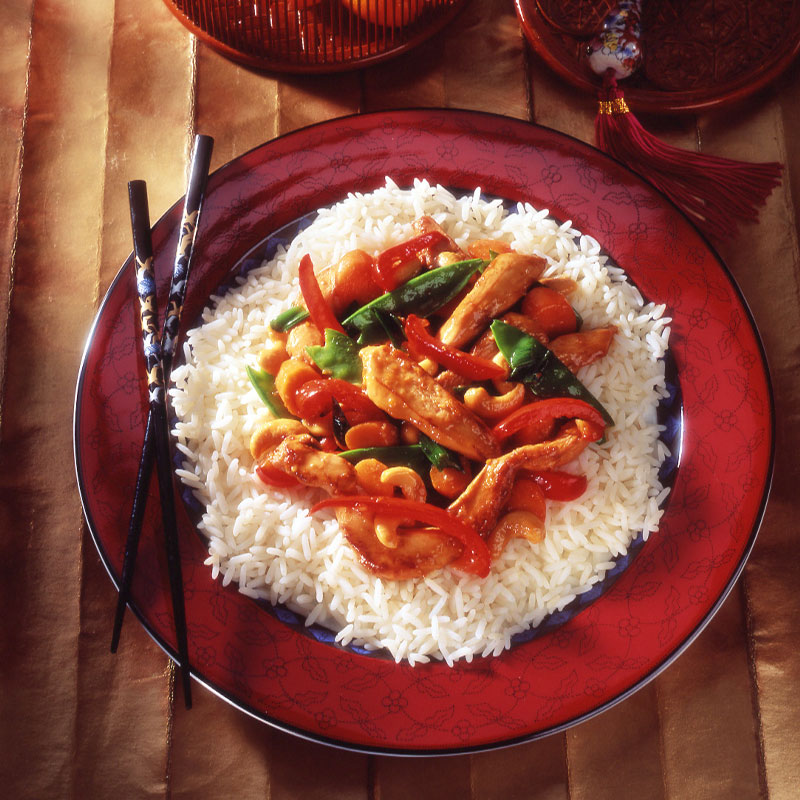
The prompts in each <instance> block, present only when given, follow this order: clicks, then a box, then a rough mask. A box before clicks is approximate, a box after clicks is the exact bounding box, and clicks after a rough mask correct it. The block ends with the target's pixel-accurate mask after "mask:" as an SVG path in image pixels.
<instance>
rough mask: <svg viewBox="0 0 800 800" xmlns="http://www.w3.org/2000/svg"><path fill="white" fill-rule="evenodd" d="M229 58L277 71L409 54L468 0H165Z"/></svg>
mask: <svg viewBox="0 0 800 800" xmlns="http://www.w3.org/2000/svg"><path fill="white" fill-rule="evenodd" d="M164 2H165V3H166V4H167V7H168V8H169V9H170V11H172V13H173V14H174V15H175V16H176V17H177V18H178V19H179V20H180V21H181V22H182V23H183V24H184V25H185V26H186V27H187V28H188V29H189V30H190V31H191V32H192V33H193V34H194V35H195V36H197V37H198V38H199V39H200V40H201V41H203V42H205V43H206V44H208V45H209V46H210V47H213V48H214V49H215V50H217V51H218V52H220V53H222V54H223V55H224V56H226V57H227V58H230V59H233V60H234V61H238V62H240V63H242V64H246V65H248V66H251V67H256V68H258V69H265V70H271V71H275V72H292V73H315V72H341V71H343V70H348V69H355V68H360V67H366V66H370V65H372V64H376V63H378V62H380V61H384V60H385V59H387V58H391V57H392V56H396V55H399V54H400V53H404V52H406V51H407V50H410V49H411V48H412V47H415V46H416V45H418V44H420V43H421V42H423V41H425V39H428V38H429V37H431V36H433V35H434V34H435V33H437V32H438V31H440V30H441V29H442V28H443V27H444V26H445V25H446V24H447V23H448V22H449V21H450V20H451V19H452V18H453V17H454V16H455V15H456V13H457V12H458V11H460V10H461V8H462V7H463V5H464V0H252V2H249V3H243V2H241V0H164Z"/></svg>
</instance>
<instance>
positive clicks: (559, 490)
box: [527, 470, 588, 501]
mask: <svg viewBox="0 0 800 800" xmlns="http://www.w3.org/2000/svg"><path fill="white" fill-rule="evenodd" d="M527 474H529V475H530V476H531V478H533V480H534V481H536V483H537V484H539V486H541V488H542V489H543V490H544V496H545V497H547V498H549V499H550V500H563V501H568V500H577V499H578V498H579V497H580V496H581V495H582V494H583V493H584V492H585V491H586V485H587V483H588V481H587V480H586V476H585V475H573V474H572V473H570V472H562V471H561V470H539V471H537V472H531V473H527Z"/></svg>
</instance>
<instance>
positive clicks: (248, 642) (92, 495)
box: [74, 110, 774, 754]
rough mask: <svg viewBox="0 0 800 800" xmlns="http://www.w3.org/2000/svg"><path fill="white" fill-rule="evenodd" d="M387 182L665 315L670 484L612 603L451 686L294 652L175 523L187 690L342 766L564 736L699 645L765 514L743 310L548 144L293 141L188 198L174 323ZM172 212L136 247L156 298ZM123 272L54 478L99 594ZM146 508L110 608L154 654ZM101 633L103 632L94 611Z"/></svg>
mask: <svg viewBox="0 0 800 800" xmlns="http://www.w3.org/2000/svg"><path fill="white" fill-rule="evenodd" d="M386 175H390V176H391V177H392V178H393V179H394V180H395V181H396V182H397V183H398V184H399V185H404V184H410V183H411V182H412V180H413V178H415V177H426V178H428V179H429V180H430V181H432V182H433V181H436V182H438V183H441V184H442V185H444V186H447V187H450V188H451V189H454V190H455V189H461V190H464V191H465V192H471V191H472V190H474V188H475V187H476V186H480V187H482V189H483V190H484V191H485V192H486V193H487V194H490V195H494V196H498V197H503V198H506V199H508V200H510V201H512V202H517V201H527V202H530V203H532V204H533V205H534V206H536V207H539V208H549V209H550V212H551V214H552V215H553V216H555V217H556V218H559V219H564V220H566V219H571V220H573V222H574V225H575V226H576V227H577V228H578V229H580V230H581V231H583V232H584V233H588V234H590V235H592V236H594V237H595V238H596V239H597V240H598V241H600V242H601V243H602V244H603V246H604V247H605V249H606V250H607V251H608V252H609V253H610V255H611V256H612V257H613V259H614V260H615V261H616V262H617V263H618V264H620V265H621V266H622V267H623V268H625V269H626V270H627V272H628V274H629V275H630V277H631V279H632V280H633V281H634V282H635V283H636V284H637V285H638V287H639V288H640V290H641V291H642V293H643V295H644V296H645V297H647V298H648V299H650V300H654V301H657V302H662V303H665V304H666V305H667V308H668V313H669V315H670V316H671V317H672V319H673V322H672V337H671V352H672V356H673V358H674V362H675V365H676V367H677V374H678V379H679V381H680V390H681V396H682V410H681V415H680V420H681V427H682V431H681V436H682V448H681V459H680V465H679V467H678V468H677V470H676V473H675V477H674V484H673V490H672V494H671V498H670V501H669V504H668V507H667V510H666V512H665V515H664V518H663V520H662V524H661V530H660V531H659V533H658V534H654V535H653V536H651V538H650V539H649V541H648V542H647V543H646V544H645V545H644V546H643V547H642V548H641V551H640V552H639V554H638V555H637V557H636V558H635V559H633V560H632V561H631V563H630V564H628V566H627V568H626V569H625V570H624V571H623V572H621V574H620V575H619V576H618V577H617V579H616V582H615V583H614V584H613V586H611V587H610V588H609V589H608V590H607V591H606V592H605V593H604V594H603V595H602V596H600V597H599V598H597V599H596V600H595V601H594V602H593V603H591V605H589V606H588V607H587V608H585V609H583V610H581V611H580V612H579V613H576V614H575V615H574V616H572V617H571V618H569V619H568V620H567V621H566V622H564V624H562V625H560V626H559V627H553V628H552V629H549V630H546V631H544V632H543V633H541V634H540V635H539V636H537V637H535V638H532V639H530V640H528V641H519V642H518V643H517V644H515V645H514V646H513V647H512V648H511V649H510V650H509V651H507V652H506V653H505V654H503V655H501V656H499V657H495V658H477V659H475V660H474V661H473V662H472V663H469V664H467V663H461V662H457V663H456V665H455V666H454V667H448V666H446V665H445V664H444V663H432V664H427V665H421V666H416V667H408V666H405V665H402V664H401V665H397V664H395V663H394V662H393V661H391V660H388V659H386V658H380V657H375V656H367V655H363V654H360V653H358V652H356V651H354V650H352V649H345V648H340V647H337V646H335V645H333V644H331V643H330V642H326V641H321V640H317V639H315V638H314V637H313V636H308V635H304V634H303V633H302V632H300V631H298V630H297V628H296V627H294V626H292V625H291V624H288V623H286V622H284V621H283V620H282V619H281V618H280V616H276V615H274V614H270V613H267V612H266V611H265V610H264V609H263V608H261V607H260V606H259V605H258V604H257V603H256V602H254V601H253V600H251V599H249V598H248V597H245V596H244V595H242V594H240V593H238V592H237V591H236V589H235V588H234V587H233V586H228V587H222V585H221V583H219V582H215V581H213V580H212V579H211V573H210V569H209V568H208V567H206V566H204V564H203V561H204V559H205V557H206V552H205V548H204V546H203V543H202V542H201V541H200V539H199V537H198V536H197V534H196V531H195V529H194V526H193V525H192V522H191V519H190V515H189V514H188V513H187V512H185V511H183V512H182V513H181V515H180V520H179V522H180V537H181V548H182V560H183V574H184V580H185V588H186V608H187V611H186V613H187V619H188V623H189V637H190V641H189V648H190V661H191V664H192V668H193V675H194V677H195V678H196V679H197V680H198V681H200V682H201V683H203V684H204V685H206V686H207V687H209V688H210V689H211V690H213V691H214V692H216V693H218V694H219V695H220V696H222V697H224V698H225V699H226V700H228V701H229V702H231V703H232V704H234V705H235V706H237V707H239V708H241V709H243V710H244V711H246V712H248V713H250V714H252V715H254V716H256V717H257V718H259V719H261V720H263V721H265V722H268V723H270V724H272V725H275V726H277V727H279V728H281V729H283V730H286V731H290V732H293V733H297V734H299V735H302V736H305V737H309V738H312V739H315V740H318V741H321V742H326V743H331V744H336V745H339V746H343V747H347V748H351V749H354V750H361V751H368V752H380V753H420V754H421V753H428V754H432V753H457V752H469V751H473V750H481V749H490V748H493V747H499V746H503V745H508V744H510V743H514V742H521V741H525V740H530V739H534V738H537V737H541V736H544V735H546V734H548V733H551V732H554V731H556V730H560V729H563V728H565V727H568V726H570V725H574V724H576V723H577V722H580V721H581V720H583V719H586V718H587V717H589V716H592V715H594V714H597V713H599V712H600V711H602V710H603V709H605V708H607V707H609V706H610V705H612V704H614V703H616V702H618V701H619V700H620V699H622V698H624V697H626V696H627V695H628V694H630V693H631V692H633V691H635V690H636V689H638V688H639V687H641V686H642V685H644V684H645V683H646V682H647V681H649V680H651V679H652V678H653V677H654V676H655V675H656V674H657V673H658V672H659V671H660V670H662V669H664V668H665V667H666V666H667V665H668V664H669V663H670V662H671V661H672V660H673V659H674V658H676V657H677V656H678V655H679V654H680V653H681V652H682V651H683V650H684V649H685V648H686V647H687V645H688V644H689V643H690V642H691V641H692V640H693V639H694V637H695V636H697V635H698V633H699V632H700V631H701V630H702V628H703V627H704V625H705V624H706V623H707V622H708V621H709V620H710V619H711V617H712V616H713V614H714V613H715V612H716V610H717V608H718V607H719V606H720V604H721V603H722V601H723V599H724V598H725V596H726V595H727V593H728V591H729V590H730V588H731V586H732V585H733V583H734V582H735V580H736V578H737V577H738V575H739V573H740V572H741V570H742V568H743V566H744V563H745V560H746V558H747V556H748V554H749V552H750V550H751V548H752V546H753V543H754V540H755V536H756V533H757V530H758V526H759V524H760V521H761V518H762V515H763V512H764V507H765V504H766V500H767V495H768V489H769V482H770V477H771V470H772V462H773V441H774V430H773V428H774V421H773V408H772V393H771V388H770V383H769V376H768V372H767V367H766V360H765V356H764V352H763V348H762V345H761V342H760V339H759V337H758V333H757V331H756V328H755V325H754V323H753V320H752V317H751V315H750V313H749V311H748V309H747V306H746V304H745V302H744V300H743V298H742V296H741V294H740V292H739V290H738V288H737V287H736V285H735V283H734V282H733V280H732V278H731V276H730V275H729V274H728V272H727V270H726V269H725V267H724V265H723V264H722V263H721V261H720V260H719V258H718V257H717V255H716V254H715V253H714V251H713V250H712V249H711V247H710V246H709V245H708V243H707V242H706V241H705V240H704V239H703V237H702V236H701V235H700V234H699V233H698V232H697V230H696V229H695V228H694V227H693V226H692V225H691V224H690V223H689V222H688V221H687V220H686V219H685V218H684V217H683V216H682V215H681V214H680V213H679V212H678V211H677V210H676V209H675V208H674V207H673V206H672V205H670V204H669V202H668V201H666V200H665V199H664V198H662V197H661V196H660V195H658V194H657V193H656V192H655V191H654V190H653V189H652V188H651V187H650V186H649V185H647V184H646V183H644V182H643V181H642V180H641V179H640V178H638V177H637V176H636V175H635V174H633V173H632V172H630V171H629V170H627V169H626V168H625V167H624V166H622V165H620V164H618V163H616V162H613V161H611V160H609V159H608V158H606V157H605V156H603V155H602V154H601V153H599V152H598V151H596V150H594V149H593V148H591V147H589V146H587V145H585V144H583V143H580V142H578V141H576V140H573V139H571V138H569V137H567V136H564V135H562V134H559V133H556V132H555V131H552V130H548V129H545V128H541V127H538V126H534V125H530V124H527V123H524V122H520V121H517V120H513V119H509V118H504V117H498V116H494V115H490V114H482V113H477V112H466V111H445V110H420V111H393V112H383V113H377V114H368V115H363V116H354V117H347V118H343V119H338V120H333V121H330V122H326V123H323V124H320V125H316V126H312V127H309V128H306V129H303V130H300V131H297V132H295V133H292V134H289V135H287V136H284V137H281V138H279V139H276V140H274V141H271V142H268V143H267V144H264V145H262V146H261V147H259V148H257V149H255V150H252V151H251V152H249V153H247V154H245V155H243V156H241V157H240V158H237V159H236V160H235V161H232V162H231V163H229V164H228V165H226V166H224V167H222V168H221V169H219V170H217V171H216V172H215V173H214V174H213V175H212V176H211V178H210V181H209V187H208V196H207V199H206V203H205V207H204V212H203V213H204V218H203V223H202V226H201V232H200V235H199V240H198V244H197V251H196V259H195V263H194V265H193V273H192V284H191V287H190V290H189V294H188V297H187V302H186V306H185V309H184V314H185V315H186V316H185V318H186V319H188V320H191V319H194V318H195V317H196V316H197V314H198V313H199V312H200V310H201V309H202V308H203V306H204V305H205V304H206V302H207V300H208V297H209V296H210V294H211V293H212V292H213V291H214V290H216V289H217V287H218V286H220V285H221V284H222V283H224V281H225V279H226V278H227V277H228V274H229V272H230V270H231V269H232V268H233V267H234V266H235V265H237V264H239V263H240V262H241V260H242V259H243V258H244V257H245V256H246V255H247V254H248V253H249V252H250V251H251V250H252V249H253V248H255V247H256V246H257V245H258V244H259V243H260V242H262V241H263V240H264V239H265V238H266V237H268V236H269V234H271V233H273V232H274V231H276V230H278V229H279V228H281V227H283V226H284V225H286V224H287V223H289V222H291V221H293V220H295V219H297V218H299V217H302V216H303V215H306V214H308V213H309V212H311V211H313V210H314V209H316V208H319V207H321V206H324V205H327V204H330V203H332V202H335V201H337V200H339V199H341V198H342V197H344V196H345V195H346V194H347V193H348V192H349V191H353V190H358V191H370V190H373V189H375V188H377V187H378V186H380V185H382V183H383V181H384V176H386ZM179 223H180V204H176V205H175V206H174V207H173V208H172V209H171V210H170V211H168V212H167V213H166V214H165V215H164V217H162V218H161V220H159V222H158V223H157V224H156V226H155V228H154V232H153V240H154V252H155V267H156V274H157V275H160V276H162V280H161V284H162V285H161V286H160V287H159V288H160V290H161V291H163V290H165V289H166V285H165V284H166V276H168V274H169V272H170V267H171V263H172V259H173V256H174V252H175V244H176V238H177V236H178V233H179ZM131 262H132V259H131V258H129V259H128V261H127V262H126V263H125V264H124V265H123V267H122V269H121V270H120V273H119V275H118V276H117V278H116V279H115V281H114V283H113V284H112V286H111V287H110V289H109V291H108V293H107V295H106V297H105V299H104V301H103V304H102V307H101V309H100V311H99V313H98V315H97V318H96V320H95V323H94V327H93V329H92V333H91V336H90V338H89V341H88V344H87V348H86V352H85V354H84V358H83V362H82V364H81V369H80V374H79V378H78V386H77V395H76V404H75V430H74V438H75V459H76V469H77V475H78V482H79V486H80V491H81V498H82V502H83V506H84V511H85V514H86V518H87V521H88V523H89V527H90V530H91V532H92V536H93V537H94V540H95V542H96V544H97V547H98V550H99V552H100V555H101V557H102V559H103V562H104V563H105V565H106V567H107V569H108V571H109V574H110V575H111V578H112V580H113V581H114V582H115V584H116V585H119V575H120V571H121V564H122V553H123V549H124V543H125V532H126V529H127V517H128V514H129V506H130V503H131V499H132V490H133V486H134V482H135V477H136V469H137V465H138V457H139V449H140V446H141V441H142V437H143V434H144V427H145V422H146V410H147V403H146V397H145V394H144V387H143V386H142V382H141V381H140V379H139V376H140V369H139V367H140V365H139V361H138V359H139V348H138V346H137V343H138V337H137V324H138V323H137V318H136V315H135V311H134V309H135V299H136V296H135V291H134V281H133V277H132V270H133V266H132V263H131ZM157 503H158V497H157V493H156V490H155V488H154V489H153V496H152V497H151V502H150V503H149V507H148V516H147V518H146V520H145V528H144V532H143V537H142V544H141V548H140V553H139V558H138V563H137V575H136V578H135V580H134V585H133V590H132V604H131V607H132V609H133V611H134V612H135V614H136V615H137V617H138V618H139V619H140V621H141V622H142V624H143V625H144V626H145V627H146V629H147V630H148V631H149V632H150V633H151V635H152V636H153V638H154V639H155V640H156V642H158V643H159V645H160V646H161V647H163V648H164V650H165V651H166V652H167V653H169V654H170V655H171V656H174V654H175V652H176V643H175V636H174V632H173V628H172V616H171V611H170V600H169V591H168V588H167V587H168V580H167V575H166V565H165V563H164V558H163V554H162V550H163V547H162V544H161V538H160V530H159V521H158V519H159V518H158V513H157ZM109 613H111V612H110V611H109Z"/></svg>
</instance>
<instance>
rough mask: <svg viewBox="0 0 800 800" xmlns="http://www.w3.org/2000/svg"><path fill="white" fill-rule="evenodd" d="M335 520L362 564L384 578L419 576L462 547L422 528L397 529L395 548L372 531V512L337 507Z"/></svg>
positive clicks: (457, 553) (443, 563) (450, 559)
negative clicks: (385, 543) (386, 543)
mask: <svg viewBox="0 0 800 800" xmlns="http://www.w3.org/2000/svg"><path fill="white" fill-rule="evenodd" d="M336 519H337V521H338V522H339V527H340V528H341V529H342V532H343V533H344V536H345V538H346V539H347V541H348V542H349V543H350V546H351V547H352V548H353V550H355V551H356V553H357V554H358V558H359V561H360V562H361V563H362V565H363V566H364V567H365V568H366V569H368V570H369V571H370V572H371V573H373V574H374V575H377V576H378V577H379V578H385V579H387V580H397V581H402V580H406V579H407V578H421V577H423V576H425V575H427V574H428V573H429V572H433V571H434V570H437V569H442V568H443V567H446V566H447V565H448V564H451V563H452V562H453V561H455V560H456V559H457V558H458V557H459V556H460V555H461V553H462V551H463V549H464V546H463V545H462V544H461V542H459V541H458V540H456V539H454V538H452V537H451V536H446V535H444V534H442V533H432V532H431V531H429V530H425V529H422V528H413V529H409V530H405V531H403V530H402V529H401V530H400V531H399V532H398V537H397V545H396V547H386V546H385V545H383V544H382V543H381V542H380V540H379V539H378V536H377V534H376V533H375V521H374V518H373V515H372V514H370V513H365V512H364V511H363V510H359V511H355V510H353V509H349V508H337V509H336Z"/></svg>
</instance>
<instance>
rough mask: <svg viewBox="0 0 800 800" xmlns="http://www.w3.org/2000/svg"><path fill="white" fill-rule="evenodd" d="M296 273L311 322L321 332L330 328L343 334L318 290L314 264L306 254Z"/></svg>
mask: <svg viewBox="0 0 800 800" xmlns="http://www.w3.org/2000/svg"><path fill="white" fill-rule="evenodd" d="M298 273H299V277H300V292H301V293H302V295H303V301H304V302H305V304H306V308H307V309H308V313H309V315H310V316H311V321H312V322H313V323H314V324H315V325H316V326H317V327H318V328H319V329H320V330H321V331H323V332H324V331H325V329H326V328H332V329H333V330H335V331H338V332H339V333H344V328H343V327H342V326H341V325H340V324H339V321H338V320H337V319H336V316H335V315H334V313H333V310H332V309H331V307H330V305H329V304H328V301H327V300H326V299H325V295H323V294H322V290H321V289H320V288H319V283H318V282H317V276H316V275H315V274H314V264H313V263H312V261H311V256H309V255H308V254H306V255H304V256H303V258H302V259H301V260H300V267H299V270H298Z"/></svg>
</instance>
